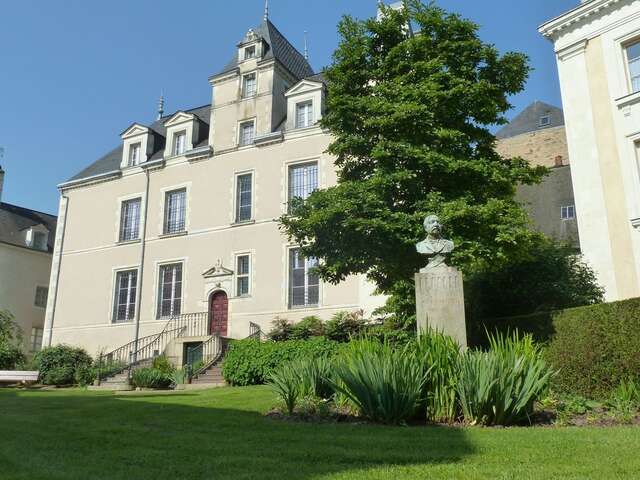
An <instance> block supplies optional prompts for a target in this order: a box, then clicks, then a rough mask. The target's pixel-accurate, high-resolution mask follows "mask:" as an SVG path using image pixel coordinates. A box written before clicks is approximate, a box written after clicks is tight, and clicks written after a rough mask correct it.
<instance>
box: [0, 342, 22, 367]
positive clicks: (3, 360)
mask: <svg viewBox="0 0 640 480" xmlns="http://www.w3.org/2000/svg"><path fill="white" fill-rule="evenodd" d="M25 362H26V357H25V355H24V353H22V349H21V348H20V347H19V346H18V345H15V344H13V343H10V342H2V341H0V370H16V369H18V368H22V366H23V365H24V363H25Z"/></svg>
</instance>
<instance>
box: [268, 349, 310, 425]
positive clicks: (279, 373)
mask: <svg viewBox="0 0 640 480" xmlns="http://www.w3.org/2000/svg"><path fill="white" fill-rule="evenodd" d="M299 367H300V360H298V361H293V362H286V363H284V364H282V365H280V366H279V367H278V368H276V369H274V370H273V371H272V372H271V373H270V374H269V375H268V377H267V385H268V386H269V387H270V388H271V390H273V392H274V393H275V394H276V395H277V396H278V398H279V399H280V400H281V401H282V403H283V404H284V405H285V407H286V409H287V413H288V414H289V415H293V411H294V409H295V407H296V404H297V402H298V399H299V398H300V395H301V393H302V378H301V376H300V371H299Z"/></svg>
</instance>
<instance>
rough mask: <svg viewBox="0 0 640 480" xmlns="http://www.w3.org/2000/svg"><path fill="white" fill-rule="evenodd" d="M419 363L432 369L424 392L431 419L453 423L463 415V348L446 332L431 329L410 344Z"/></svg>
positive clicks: (428, 417)
mask: <svg viewBox="0 0 640 480" xmlns="http://www.w3.org/2000/svg"><path fill="white" fill-rule="evenodd" d="M409 348H412V349H413V351H414V356H415V361H416V362H417V363H419V364H421V365H422V366H423V368H428V375H427V377H426V381H425V383H424V386H423V389H422V397H423V400H424V403H425V407H426V414H427V420H429V421H432V422H438V423H453V422H455V421H456V419H457V418H458V416H459V410H460V408H459V404H458V394H457V391H456V387H457V384H458V368H459V363H460V355H461V353H460V346H459V345H458V344H457V343H456V341H455V340H454V339H453V338H451V337H449V336H447V335H444V334H442V333H439V332H436V331H434V330H428V331H425V332H423V333H422V335H420V337H418V338H417V339H416V342H415V344H414V345H410V347H409Z"/></svg>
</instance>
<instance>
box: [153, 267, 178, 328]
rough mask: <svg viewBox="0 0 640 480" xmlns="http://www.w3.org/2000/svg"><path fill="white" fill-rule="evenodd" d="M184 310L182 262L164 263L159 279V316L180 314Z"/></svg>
mask: <svg viewBox="0 0 640 480" xmlns="http://www.w3.org/2000/svg"><path fill="white" fill-rule="evenodd" d="M181 310H182V264H181V263H174V264H172V265H162V266H161V267H160V279H159V281H158V318H162V317H170V316H172V315H180V312H181Z"/></svg>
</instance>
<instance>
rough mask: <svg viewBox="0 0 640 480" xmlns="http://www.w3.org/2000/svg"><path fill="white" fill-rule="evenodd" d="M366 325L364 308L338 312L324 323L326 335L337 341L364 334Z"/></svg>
mask: <svg viewBox="0 0 640 480" xmlns="http://www.w3.org/2000/svg"><path fill="white" fill-rule="evenodd" d="M365 326H366V322H365V320H364V318H363V312H362V310H359V311H356V312H351V313H350V312H337V313H336V314H334V315H333V317H332V318H331V320H329V321H328V322H326V323H325V324H324V336H325V337H327V338H328V339H329V340H335V341H336V342H348V341H349V340H350V339H351V338H352V337H357V336H358V335H360V334H362V333H363V331H364V329H365Z"/></svg>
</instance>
